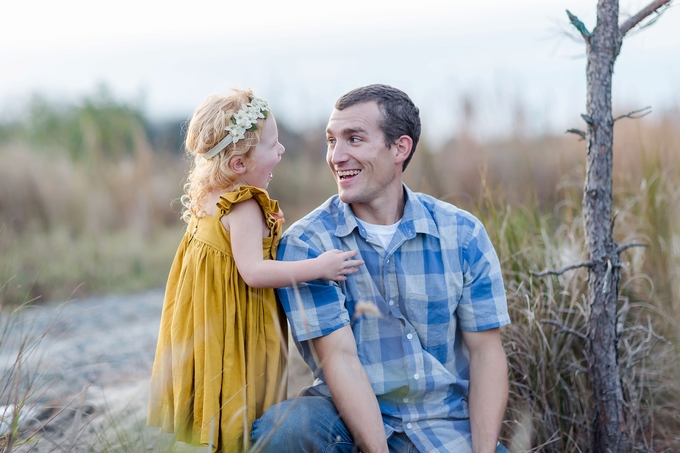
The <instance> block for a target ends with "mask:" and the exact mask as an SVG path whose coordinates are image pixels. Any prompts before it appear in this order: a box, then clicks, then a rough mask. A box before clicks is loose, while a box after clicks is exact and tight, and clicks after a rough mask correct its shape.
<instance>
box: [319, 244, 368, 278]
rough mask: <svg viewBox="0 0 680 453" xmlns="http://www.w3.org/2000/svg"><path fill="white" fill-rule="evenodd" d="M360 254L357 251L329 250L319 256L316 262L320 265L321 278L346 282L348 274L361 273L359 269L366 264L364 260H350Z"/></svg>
mask: <svg viewBox="0 0 680 453" xmlns="http://www.w3.org/2000/svg"><path fill="white" fill-rule="evenodd" d="M357 253H359V252H358V251H356V250H350V251H349V252H343V251H342V250H329V251H327V252H324V253H322V254H321V255H319V257H318V258H316V260H317V261H318V264H319V271H320V272H321V278H323V279H325V280H335V281H340V282H342V281H345V280H347V274H355V273H357V272H359V269H357V267H359V266H362V265H363V264H364V262H363V260H350V258H352V257H353V256H356V254H357Z"/></svg>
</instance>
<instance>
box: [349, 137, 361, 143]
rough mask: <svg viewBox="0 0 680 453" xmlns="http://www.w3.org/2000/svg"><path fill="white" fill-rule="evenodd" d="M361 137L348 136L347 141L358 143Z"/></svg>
mask: <svg viewBox="0 0 680 453" xmlns="http://www.w3.org/2000/svg"><path fill="white" fill-rule="evenodd" d="M360 141H361V139H360V138H359V137H350V139H349V142H350V143H359V142H360Z"/></svg>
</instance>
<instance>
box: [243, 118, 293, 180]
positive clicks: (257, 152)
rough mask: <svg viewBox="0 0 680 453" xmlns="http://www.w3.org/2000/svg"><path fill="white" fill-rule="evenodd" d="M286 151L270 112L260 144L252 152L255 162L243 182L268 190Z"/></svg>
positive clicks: (244, 176)
mask: <svg viewBox="0 0 680 453" xmlns="http://www.w3.org/2000/svg"><path fill="white" fill-rule="evenodd" d="M285 151H286V149H285V148H284V147H283V145H282V144H281V143H279V130H278V128H277V127H276V119H275V118H274V114H273V113H272V112H271V111H270V112H269V115H268V116H267V119H266V120H265V122H264V128H263V129H262V134H261V135H260V143H259V144H258V145H257V146H256V147H255V149H254V150H253V151H252V152H251V155H250V157H251V158H252V159H253V161H254V162H253V163H251V165H250V168H248V170H247V171H246V173H245V174H244V175H243V178H242V179H243V182H244V183H246V184H247V185H250V186H254V187H259V188H260V189H266V188H267V186H268V185H269V181H271V179H272V169H273V168H274V167H275V166H276V164H278V163H279V161H280V160H281V155H282V154H283V153H284V152H285Z"/></svg>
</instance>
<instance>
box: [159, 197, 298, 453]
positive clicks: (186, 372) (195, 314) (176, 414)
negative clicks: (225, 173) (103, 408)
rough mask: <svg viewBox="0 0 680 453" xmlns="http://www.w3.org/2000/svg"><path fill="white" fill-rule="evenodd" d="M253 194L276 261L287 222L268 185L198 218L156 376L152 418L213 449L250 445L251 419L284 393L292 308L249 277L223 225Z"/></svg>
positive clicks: (176, 265)
mask: <svg viewBox="0 0 680 453" xmlns="http://www.w3.org/2000/svg"><path fill="white" fill-rule="evenodd" d="M251 198H253V199H255V200H256V201H257V202H258V203H259V204H260V206H261V207H262V211H263V212H264V215H265V219H266V222H267V226H268V227H269V230H270V233H271V234H270V237H268V238H263V240H262V253H263V256H264V259H276V248H277V245H278V240H279V237H280V235H281V228H282V223H283V220H282V219H281V218H280V216H279V206H278V203H277V202H276V201H275V200H271V199H270V198H269V195H268V194H267V192H266V191H265V190H262V189H258V188H255V187H250V186H242V187H241V188H240V189H239V190H238V191H235V192H229V193H226V194H223V195H222V196H221V197H220V200H219V202H218V203H217V212H216V213H215V215H214V216H204V217H201V218H199V219H196V218H194V219H192V220H191V222H190V223H189V225H188V227H187V232H186V233H185V235H184V237H183V239H182V242H181V243H180V245H179V248H178V250H177V254H176V255H175V259H174V262H173V264H172V268H171V269H170V275H169V277H168V283H167V287H166V292H165V301H164V304H163V312H162V315H161V326H160V332H159V337H158V347H157V349H156V358H155V361H154V365H153V372H152V376H151V390H150V399H149V415H148V421H147V422H148V424H149V425H150V426H159V427H160V428H161V430H162V431H165V432H170V433H174V434H175V438H176V439H177V440H179V441H182V442H186V443H190V444H193V445H210V444H211V445H213V452H239V453H240V452H242V451H243V450H244V449H246V448H247V446H248V443H249V442H248V439H249V436H250V427H251V425H252V422H253V421H254V420H255V419H257V418H259V417H260V416H261V415H262V414H263V413H264V411H265V410H266V409H267V408H269V406H271V405H272V404H274V403H277V402H279V401H281V400H282V399H284V398H285V396H286V382H285V375H284V374H285V366H286V352H287V344H286V340H287V330H286V329H287V326H286V318H285V315H284V314H283V312H282V310H281V309H280V307H279V306H278V304H277V303H276V299H275V296H274V290H273V289H256V288H250V287H249V286H248V285H246V284H245V282H244V281H243V279H242V278H241V276H240V275H239V273H238V270H237V269H236V264H235V263H234V257H233V256H232V253H231V239H230V236H229V233H228V232H227V231H226V230H225V229H224V227H223V226H222V224H221V222H220V218H221V217H222V216H224V215H227V214H229V212H230V211H231V208H232V206H233V205H234V204H236V203H239V202H242V201H245V200H249V199H251Z"/></svg>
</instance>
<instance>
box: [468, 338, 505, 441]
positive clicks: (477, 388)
mask: <svg viewBox="0 0 680 453" xmlns="http://www.w3.org/2000/svg"><path fill="white" fill-rule="evenodd" d="M463 341H464V342H465V344H466V346H467V347H468V349H469V350H470V389H469V395H468V404H469V408H470V425H471V427H472V451H473V452H474V453H487V452H488V453H492V452H495V451H496V444H497V442H498V436H499V435H500V430H501V425H502V423H503V416H504V414H505V406H506V404H507V402H508V364H507V361H506V357H505V351H504V350H503V345H502V343H501V333H500V330H499V329H497V328H496V329H490V330H483V331H479V332H466V331H463Z"/></svg>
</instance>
